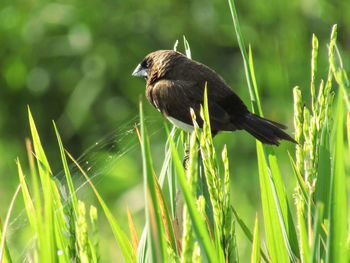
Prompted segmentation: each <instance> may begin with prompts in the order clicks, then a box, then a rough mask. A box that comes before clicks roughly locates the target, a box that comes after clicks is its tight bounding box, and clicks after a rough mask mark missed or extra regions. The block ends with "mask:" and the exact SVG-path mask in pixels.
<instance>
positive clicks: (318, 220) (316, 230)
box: [310, 203, 324, 263]
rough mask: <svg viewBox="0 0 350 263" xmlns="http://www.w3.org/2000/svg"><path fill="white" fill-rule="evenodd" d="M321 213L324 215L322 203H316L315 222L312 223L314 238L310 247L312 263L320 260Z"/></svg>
mask: <svg viewBox="0 0 350 263" xmlns="http://www.w3.org/2000/svg"><path fill="white" fill-rule="evenodd" d="M323 215H324V205H323V204H322V203H318V205H317V208H316V216H315V223H314V239H313V242H312V248H311V260H310V262H312V263H317V262H320V260H319V257H318V255H317V254H318V253H319V249H320V243H321V234H320V233H321V224H322V221H323Z"/></svg>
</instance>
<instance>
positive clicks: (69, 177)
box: [53, 122, 78, 218]
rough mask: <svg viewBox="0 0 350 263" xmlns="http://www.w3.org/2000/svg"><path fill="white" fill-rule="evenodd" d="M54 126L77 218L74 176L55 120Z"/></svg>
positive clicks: (70, 200) (71, 201)
mask: <svg viewBox="0 0 350 263" xmlns="http://www.w3.org/2000/svg"><path fill="white" fill-rule="evenodd" d="M53 126H54V129H55V132H56V137H57V141H58V145H59V148H60V154H61V160H62V165H63V169H64V173H65V175H66V180H67V185H68V189H69V194H70V198H69V202H70V203H71V204H72V207H73V210H74V214H75V218H77V216H78V199H77V196H76V194H75V188H74V185H73V180H72V176H71V174H70V171H69V168H68V163H67V158H66V155H65V153H64V148H63V144H62V140H61V136H60V134H59V133H58V130H57V127H56V124H55V122H53Z"/></svg>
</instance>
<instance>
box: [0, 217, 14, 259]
mask: <svg viewBox="0 0 350 263" xmlns="http://www.w3.org/2000/svg"><path fill="white" fill-rule="evenodd" d="M2 230H3V225H2V222H1V220H0V236H2ZM0 242H2V238H1V239H0ZM4 243H5V244H4V252H3V254H2V259H0V262H1V263H12V259H11V255H10V251H9V249H8V247H7V243H6V242H4ZM1 260H2V261H1Z"/></svg>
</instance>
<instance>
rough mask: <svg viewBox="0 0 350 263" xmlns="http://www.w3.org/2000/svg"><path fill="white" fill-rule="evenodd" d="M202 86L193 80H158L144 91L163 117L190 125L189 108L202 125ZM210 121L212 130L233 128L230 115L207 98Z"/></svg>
mask: <svg viewBox="0 0 350 263" xmlns="http://www.w3.org/2000/svg"><path fill="white" fill-rule="evenodd" d="M203 90H204V89H203V87H200V86H199V85H197V83H196V82H195V81H184V80H159V81H157V82H156V83H155V84H154V86H153V87H149V89H148V91H147V92H146V95H147V98H148V100H149V101H150V102H151V104H152V105H153V106H154V107H155V108H157V109H158V110H159V111H160V112H161V113H162V114H163V116H165V117H173V118H175V119H177V120H180V121H182V122H184V123H186V124H189V125H192V119H191V114H190V108H192V109H193V110H194V112H195V114H196V116H197V118H196V120H197V122H198V124H199V125H200V126H202V120H201V118H200V117H199V116H200V106H201V105H202V104H203ZM209 114H210V122H211V126H212V130H213V131H219V130H234V129H235V127H231V126H232V124H231V123H230V116H229V114H228V113H227V112H226V111H225V110H223V108H222V107H221V106H220V105H219V104H217V103H215V102H214V101H211V100H210V99H209Z"/></svg>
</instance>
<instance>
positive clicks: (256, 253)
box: [251, 214, 260, 263]
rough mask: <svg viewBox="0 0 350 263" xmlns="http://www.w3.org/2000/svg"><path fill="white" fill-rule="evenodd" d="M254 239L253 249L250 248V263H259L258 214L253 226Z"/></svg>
mask: <svg viewBox="0 0 350 263" xmlns="http://www.w3.org/2000/svg"><path fill="white" fill-rule="evenodd" d="M254 225H255V226H254V237H253V247H252V258H251V262H252V263H260V234H259V222H258V214H256V216H255V224H254Z"/></svg>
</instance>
